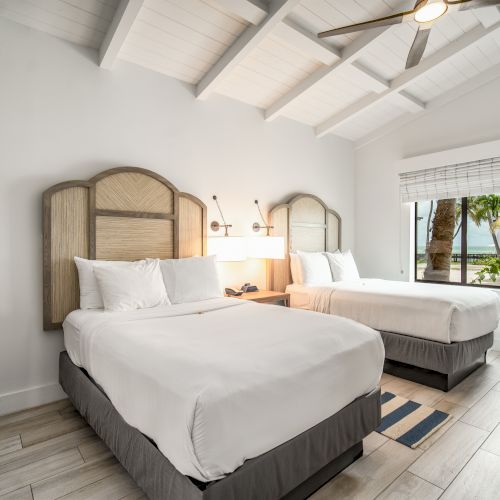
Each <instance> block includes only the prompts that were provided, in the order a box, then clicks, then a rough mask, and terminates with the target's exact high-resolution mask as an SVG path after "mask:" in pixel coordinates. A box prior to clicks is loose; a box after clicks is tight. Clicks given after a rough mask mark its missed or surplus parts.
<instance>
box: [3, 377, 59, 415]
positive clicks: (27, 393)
mask: <svg viewBox="0 0 500 500" xmlns="http://www.w3.org/2000/svg"><path fill="white" fill-rule="evenodd" d="M66 397H67V396H66V393H65V392H64V391H63V390H62V387H61V386H60V385H59V384H48V385H41V386H38V387H30V388H28V389H23V390H22V391H16V392H9V393H7V394H0V415H7V414H9V413H14V412H15V411H20V410H26V409H27V408H33V407H35V406H40V405H44V404H47V403H52V402H53V401H58V400H60V399H64V398H66Z"/></svg>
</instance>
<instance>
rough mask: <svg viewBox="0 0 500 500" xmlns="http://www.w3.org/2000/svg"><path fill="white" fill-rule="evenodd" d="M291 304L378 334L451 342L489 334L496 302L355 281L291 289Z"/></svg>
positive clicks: (477, 294)
mask: <svg viewBox="0 0 500 500" xmlns="http://www.w3.org/2000/svg"><path fill="white" fill-rule="evenodd" d="M286 291H287V292H289V293H290V299H291V306H292V307H298V308H302V309H309V310H312V311H317V312H322V313H326V314H336V315H338V316H343V317H346V318H351V319H353V320H355V321H359V322H360V323H363V324H365V325H368V326H370V327H371V328H374V329H376V330H382V331H386V332H395V333H401V334H404V335H411V336H413V337H419V338H423V339H429V340H434V341H437V342H442V343H446V344H449V343H451V342H463V341H467V340H471V339H475V338H477V337H481V336H482V335H486V334H487V333H490V332H492V331H493V330H495V328H496V327H497V325H498V318H499V315H500V299H499V298H498V296H497V294H495V293H493V292H491V291H489V290H478V289H476V288H475V289H468V288H465V287H459V286H443V285H436V284H431V283H409V282H402V281H389V280H382V279H355V280H347V281H339V282H331V283H328V284H322V285H320V286H314V285H297V284H292V285H289V286H288V287H287V289H286Z"/></svg>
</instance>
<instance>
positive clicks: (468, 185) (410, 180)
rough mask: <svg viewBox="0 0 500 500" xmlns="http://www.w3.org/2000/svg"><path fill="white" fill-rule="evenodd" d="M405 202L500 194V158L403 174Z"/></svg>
mask: <svg viewBox="0 0 500 500" xmlns="http://www.w3.org/2000/svg"><path fill="white" fill-rule="evenodd" d="M399 177H400V193H401V201H403V202H414V201H424V200H444V199H449V198H464V197H466V196H477V195H481V194H492V193H499V192H500V156H496V157H494V158H487V159H484V160H477V161H470V162H467V163H457V164H455V165H447V166H443V167H436V168H427V169H424V170H417V171H415V172H404V173H401V174H399Z"/></svg>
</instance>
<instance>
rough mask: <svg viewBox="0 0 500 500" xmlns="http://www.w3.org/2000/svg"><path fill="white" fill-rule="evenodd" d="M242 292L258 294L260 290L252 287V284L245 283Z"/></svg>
mask: <svg viewBox="0 0 500 500" xmlns="http://www.w3.org/2000/svg"><path fill="white" fill-rule="evenodd" d="M241 291H242V292H245V293H247V292H258V291H259V289H258V288H257V287H256V286H255V285H251V284H250V283H245V284H244V285H243V286H242V287H241Z"/></svg>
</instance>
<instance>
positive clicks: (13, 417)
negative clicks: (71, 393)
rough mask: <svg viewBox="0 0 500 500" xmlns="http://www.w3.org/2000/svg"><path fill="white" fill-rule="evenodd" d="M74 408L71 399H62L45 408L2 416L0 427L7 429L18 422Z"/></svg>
mask: <svg viewBox="0 0 500 500" xmlns="http://www.w3.org/2000/svg"><path fill="white" fill-rule="evenodd" d="M68 407H69V408H73V406H72V404H71V402H70V400H69V399H62V400H61V401H55V402H54V403H49V404H46V405H43V406H37V407H36V408H30V409H28V410H22V411H18V412H16V413H10V414H9V415H2V416H0V427H5V426H6V425H9V424H13V423H16V422H22V421H24V420H29V419H33V418H35V417H39V416H40V415H44V414H46V413H52V412H57V411H60V410H64V409H65V408H68Z"/></svg>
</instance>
